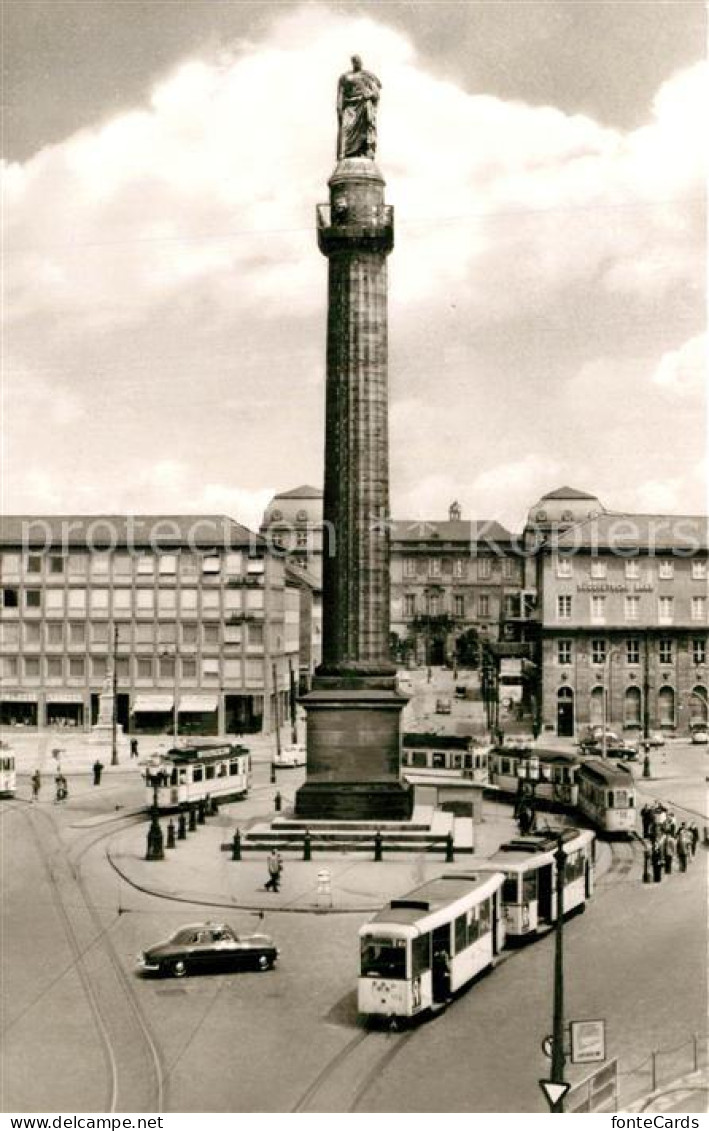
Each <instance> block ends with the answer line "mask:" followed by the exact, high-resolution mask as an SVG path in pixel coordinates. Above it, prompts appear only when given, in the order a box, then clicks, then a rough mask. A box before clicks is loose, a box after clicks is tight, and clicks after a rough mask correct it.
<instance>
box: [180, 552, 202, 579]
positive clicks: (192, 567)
mask: <svg viewBox="0 0 709 1131" xmlns="http://www.w3.org/2000/svg"><path fill="white" fill-rule="evenodd" d="M199 572H200V559H199V557H198V556H197V555H196V554H180V577H197V575H198V574H199Z"/></svg>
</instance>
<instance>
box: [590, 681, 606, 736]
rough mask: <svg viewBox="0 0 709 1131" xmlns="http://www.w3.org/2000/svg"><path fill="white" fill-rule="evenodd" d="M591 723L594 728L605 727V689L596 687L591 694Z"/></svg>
mask: <svg viewBox="0 0 709 1131" xmlns="http://www.w3.org/2000/svg"><path fill="white" fill-rule="evenodd" d="M589 722H590V724H591V726H592V727H601V726H603V688H602V687H594V689H593V691H592V692H591V702H590V707H589Z"/></svg>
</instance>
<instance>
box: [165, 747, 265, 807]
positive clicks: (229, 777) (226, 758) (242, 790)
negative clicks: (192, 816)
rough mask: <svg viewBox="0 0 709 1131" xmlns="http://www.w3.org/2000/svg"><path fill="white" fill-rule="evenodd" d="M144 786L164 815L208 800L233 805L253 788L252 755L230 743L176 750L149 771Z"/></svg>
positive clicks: (171, 751)
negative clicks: (231, 803) (208, 798)
mask: <svg viewBox="0 0 709 1131" xmlns="http://www.w3.org/2000/svg"><path fill="white" fill-rule="evenodd" d="M145 783H146V787H147V790H146V792H147V798H148V804H150V805H154V804H157V807H158V809H160V810H162V811H165V812H169V811H170V810H174V809H179V808H181V807H182V806H186V805H192V804H194V803H196V802H199V801H202V800H204V799H205V798H206V797H210V798H212V800H215V801H233V800H236V799H237V798H240V797H246V795H247V794H248V792H249V789H250V788H251V754H250V752H249V750H248V749H247V747H246V746H241V745H232V744H231V743H224V744H223V745H221V746H217V745H213V744H210V745H206V744H205V745H199V746H197V745H195V746H183V747H175V748H174V749H172V750H169V751H168V752H167V753H166V754H161V755H159V756H158V757H157V758H155V759H154V760H153V761H152V762H151V763H150V765H148V766H147V767H146V772H145Z"/></svg>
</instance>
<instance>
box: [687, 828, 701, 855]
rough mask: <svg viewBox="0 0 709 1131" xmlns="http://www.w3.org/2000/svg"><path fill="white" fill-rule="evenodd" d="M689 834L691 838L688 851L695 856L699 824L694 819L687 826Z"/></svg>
mask: <svg viewBox="0 0 709 1131" xmlns="http://www.w3.org/2000/svg"><path fill="white" fill-rule="evenodd" d="M689 835H690V837H691V840H690V842H689V847H690V851H691V853H692V856H696V855H697V845H698V844H699V826H698V824H697V823H696V821H692V823H691V825H690V826H689Z"/></svg>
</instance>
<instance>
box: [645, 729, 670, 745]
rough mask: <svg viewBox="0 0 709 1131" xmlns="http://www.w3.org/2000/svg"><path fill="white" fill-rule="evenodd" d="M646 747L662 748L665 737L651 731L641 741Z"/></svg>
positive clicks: (656, 731) (657, 731)
mask: <svg viewBox="0 0 709 1131" xmlns="http://www.w3.org/2000/svg"><path fill="white" fill-rule="evenodd" d="M641 741H642V742H644V743H646V745H647V746H664V745H665V736H664V734H663V733H662V731H660V730H651V731H650V732H649V733H648V736H647V738H643V739H641Z"/></svg>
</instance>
